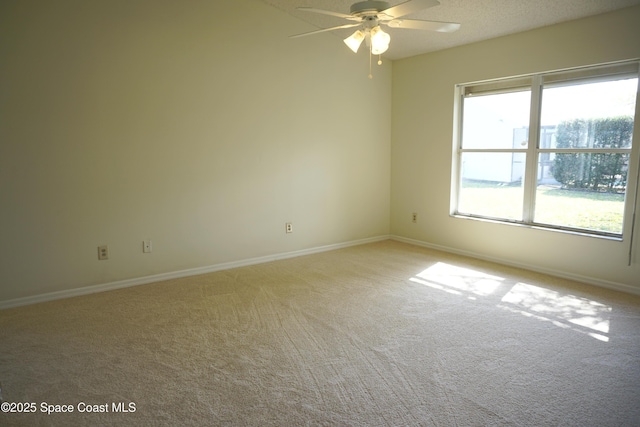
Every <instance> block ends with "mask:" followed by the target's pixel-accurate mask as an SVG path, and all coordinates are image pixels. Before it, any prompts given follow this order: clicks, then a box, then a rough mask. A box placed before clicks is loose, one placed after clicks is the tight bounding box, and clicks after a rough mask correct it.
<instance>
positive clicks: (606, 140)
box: [540, 78, 638, 149]
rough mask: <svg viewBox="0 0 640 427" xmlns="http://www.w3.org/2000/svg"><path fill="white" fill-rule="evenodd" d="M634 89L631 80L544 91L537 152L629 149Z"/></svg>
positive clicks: (635, 83)
mask: <svg viewBox="0 0 640 427" xmlns="http://www.w3.org/2000/svg"><path fill="white" fill-rule="evenodd" d="M637 87H638V79H637V78H634V79H624V80H615V81H604V82H602V81H601V82H595V83H583V84H574V85H571V86H560V87H551V88H544V89H543V92H542V115H541V120H542V132H541V135H540V148H586V149H590V148H631V136H632V133H633V116H634V113H635V104H636V92H637ZM545 130H546V135H545Z"/></svg>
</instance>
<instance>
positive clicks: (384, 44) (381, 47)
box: [371, 27, 391, 55]
mask: <svg viewBox="0 0 640 427" xmlns="http://www.w3.org/2000/svg"><path fill="white" fill-rule="evenodd" d="M390 41H391V36H390V35H389V34H387V33H385V32H384V31H382V28H380V27H373V28H372V29H371V53H373V54H374V55H381V54H383V53H385V52H386V51H387V49H389V42H390Z"/></svg>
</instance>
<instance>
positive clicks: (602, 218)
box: [452, 62, 639, 238]
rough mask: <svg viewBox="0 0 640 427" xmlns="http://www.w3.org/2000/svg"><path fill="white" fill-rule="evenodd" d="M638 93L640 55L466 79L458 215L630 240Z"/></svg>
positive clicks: (455, 202) (457, 162) (461, 92)
mask: <svg viewBox="0 0 640 427" xmlns="http://www.w3.org/2000/svg"><path fill="white" fill-rule="evenodd" d="M637 92H638V62H627V63H617V64H609V65H605V66H597V67H589V68H581V69H573V70H568V71H562V72H553V73H543V74H536V75H531V76H526V77H518V78H512V79H503V80H499V81H490V82H481V83H473V84H465V85H458V87H457V96H458V97H459V98H458V100H459V102H458V108H457V113H456V114H457V119H458V120H457V123H458V125H457V129H456V130H457V132H456V133H457V137H456V141H455V143H456V153H457V154H456V156H454V168H453V170H454V177H453V179H454V184H453V186H452V188H453V190H454V191H453V192H452V213H453V214H454V215H459V216H466V217H476V218H485V219H491V220H497V221H504V222H511V223H520V224H527V225H533V226H540V227H545V228H550V229H561V230H566V231H576V232H581V233H588V234H591V235H602V236H610V237H616V238H622V234H623V230H624V225H625V222H624V219H625V216H631V213H632V211H633V206H634V205H635V196H636V192H635V188H636V183H637V174H638V147H637V146H638V145H639V144H638V143H636V144H635V146H634V145H633V142H632V141H633V129H634V122H635V111H636V94H637ZM629 190H631V191H629ZM629 222H630V221H629Z"/></svg>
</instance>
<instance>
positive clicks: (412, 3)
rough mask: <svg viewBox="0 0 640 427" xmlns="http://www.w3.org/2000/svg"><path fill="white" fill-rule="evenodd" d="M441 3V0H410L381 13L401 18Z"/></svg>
mask: <svg viewBox="0 0 640 427" xmlns="http://www.w3.org/2000/svg"><path fill="white" fill-rule="evenodd" d="M439 4H440V2H439V1H438V0H409V1H406V2H404V3H400V4H398V5H396V6H392V7H390V8H389V9H385V10H383V11H382V12H380V13H382V14H385V15H387V16H390V17H391V18H400V17H401V16H404V15H408V14H410V13H413V12H417V11H419V10H422V9H427V8H429V7H433V6H437V5H439Z"/></svg>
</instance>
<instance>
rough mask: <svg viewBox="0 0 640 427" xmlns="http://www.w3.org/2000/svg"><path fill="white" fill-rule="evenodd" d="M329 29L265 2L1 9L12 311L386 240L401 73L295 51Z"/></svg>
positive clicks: (317, 45)
mask: <svg viewBox="0 0 640 427" xmlns="http://www.w3.org/2000/svg"><path fill="white" fill-rule="evenodd" d="M312 29H313V28H312V27H309V26H308V25H306V24H303V23H301V22H300V21H298V20H295V19H293V18H291V17H289V16H288V15H286V14H285V13H283V12H281V11H278V10H276V9H273V8H271V7H268V6H266V5H264V4H263V3H261V2H258V1H256V0H243V1H225V2H222V1H210V0H188V1H173V0H137V1H129V0H108V1H66V0H56V1H48V0H36V1H28V0H27V1H16V2H2V3H1V4H0V61H1V64H0V65H1V66H0V196H1V197H0V200H1V201H2V202H1V203H2V208H1V210H0V224H1V230H2V231H1V233H2V236H1V239H0V280H1V282H2V283H1V286H0V302H2V301H7V300H13V299H16V298H25V297H31V296H34V295H41V294H47V293H50V292H55V291H63V290H69V289H76V288H80V287H84V286H91V285H96V284H105V283H110V282H114V281H120V280H124V279H130V278H136V277H143V276H148V275H155V274H161V273H165V272H173V271H179V270H184V269H193V268H198V267H206V266H211V265H216V264H220V263H228V262H232V261H238V260H246V259H250V258H255V257H263V256H267V255H272V254H282V253H287V252H292V251H299V250H304V249H307V248H315V247H320V246H323V245H331V244H337V243H340V242H349V241H354V240H358V239H365V238H369V237H373V236H384V235H387V234H388V233H389V223H390V219H389V215H390V205H389V203H390V133H391V128H390V125H391V121H390V116H391V65H390V64H389V63H387V64H385V65H383V66H382V67H376V69H375V72H374V74H375V77H374V79H373V80H369V79H368V78H367V74H368V57H366V55H364V53H363V54H362V55H353V53H351V52H350V51H349V50H348V49H346V47H345V46H343V45H342V43H341V41H340V39H338V38H336V37H334V36H332V35H329V34H321V35H318V36H314V37H308V38H303V39H293V40H291V39H288V38H287V36H288V35H290V34H296V33H300V32H304V31H311V30H312ZM289 221H290V222H293V226H294V233H293V234H289V235H287V234H285V233H284V224H285V222H289ZM143 239H151V240H152V241H153V253H152V254H143V253H142V241H143ZM101 244H107V245H109V249H110V252H111V254H110V259H109V260H108V261H98V259H97V246H98V245H101Z"/></svg>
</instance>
